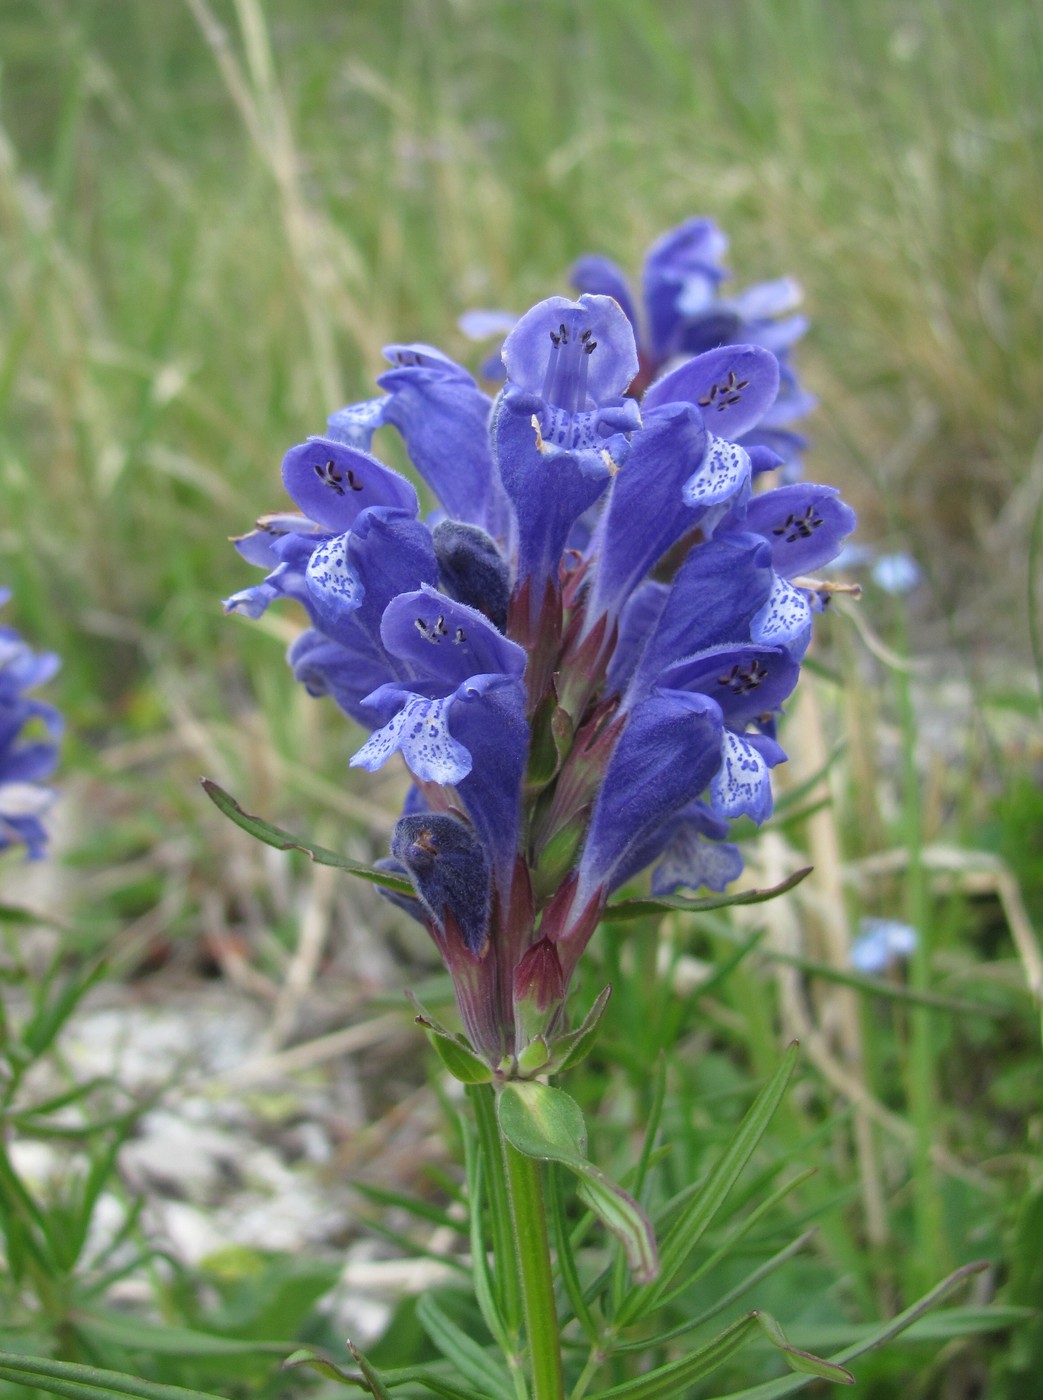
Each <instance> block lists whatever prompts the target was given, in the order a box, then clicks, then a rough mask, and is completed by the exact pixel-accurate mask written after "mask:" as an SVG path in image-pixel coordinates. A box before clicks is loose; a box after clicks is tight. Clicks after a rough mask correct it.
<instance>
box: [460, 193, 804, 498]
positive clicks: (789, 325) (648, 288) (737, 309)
mask: <svg viewBox="0 0 1043 1400" xmlns="http://www.w3.org/2000/svg"><path fill="white" fill-rule="evenodd" d="M727 251H728V239H727V237H726V236H725V234H724V233H723V232H722V231H721V230H720V229H719V228H718V227H717V225H716V224H715V223H714V222H713V220H712V219H706V218H691V219H686V220H685V221H684V222H683V223H681V224H679V225H678V226H677V228H674V229H671V230H670V231H669V232H668V233H665V234H664V235H663V236H662V237H661V238H659V239H657V241H656V242H655V243H653V244H652V246H651V248H649V250H648V252H647V253H646V255H645V261H644V265H643V268H642V272H641V279H640V294H636V293H635V290H634V289H633V287H632V286H631V284H630V282H629V281H628V279H627V277H626V274H625V273H624V272H623V271H622V269H621V268H619V267H618V266H617V265H616V264H615V263H614V262H612V261H611V259H609V258H606V257H602V256H601V255H600V254H596V253H587V254H585V255H584V256H583V257H581V258H579V259H578V260H577V261H576V262H575V263H574V264H573V266H572V271H571V273H570V281H571V282H572V285H573V286H574V287H575V288H576V290H577V291H578V292H580V293H585V294H588V295H593V296H600V297H611V298H612V299H613V300H614V301H615V302H617V303H618V305H619V307H620V309H621V310H622V312H623V315H624V316H625V317H626V318H627V320H628V321H629V323H630V325H631V327H632V329H633V333H634V337H635V343H636V348H637V353H638V361H639V367H638V371H637V374H636V376H635V377H634V378H633V380H632V381H631V384H630V389H629V392H630V393H631V394H632V395H634V396H635V397H640V396H641V395H642V394H643V393H644V391H645V390H646V389H647V388H648V386H649V385H650V384H651V383H652V382H653V381H654V380H655V379H656V378H657V377H658V376H659V375H660V374H662V373H663V372H664V371H665V370H668V369H673V368H675V367H676V366H677V365H678V364H680V363H682V362H683V361H684V360H687V359H691V358H692V357H693V356H696V355H702V354H704V353H705V352H706V351H707V350H716V349H718V348H719V347H721V346H725V345H755V346H759V347H761V348H763V349H764V350H768V351H770V352H771V354H772V355H773V356H774V358H775V360H776V361H777V366H778V370H777V373H778V382H777V392H776V394H775V395H774V396H773V400H772V402H771V404H770V405H769V406H768V407H767V408H766V409H765V410H764V412H763V413H762V414H761V415H760V416H759V418H758V421H757V424H756V426H755V427H750V428H749V429H748V430H747V432H746V433H745V435H744V437H743V439H742V445H743V447H744V448H745V449H746V451H747V452H748V453H749V454H750V457H751V460H752V462H753V469H754V471H764V470H767V469H769V468H771V467H775V466H782V469H783V473H784V475H785V476H786V477H787V479H796V478H797V477H799V476H800V473H801V453H802V452H803V450H804V448H805V447H806V446H807V443H806V441H805V439H804V437H803V436H802V435H801V434H800V433H799V432H797V431H796V430H795V429H794V427H793V425H794V423H796V421H797V420H798V419H799V418H803V417H804V416H805V415H806V414H808V413H810V411H811V410H812V409H813V408H814V406H815V400H814V398H813V397H812V396H811V395H810V394H809V393H807V391H806V390H805V389H804V388H803V387H802V385H801V383H800V380H799V379H798V377H797V372H796V369H795V367H794V365H793V363H792V358H791V350H792V347H793V346H794V345H795V343H796V342H797V341H798V340H799V339H800V338H801V336H803V335H804V333H805V331H806V330H807V328H808V322H807V318H806V317H805V316H803V315H802V314H801V313H800V312H799V311H798V310H797V308H798V306H799V305H800V301H801V290H800V286H799V285H798V283H796V282H795V281H794V280H793V279H792V278H790V277H780V278H777V279H776V280H775V281H772V282H758V283H755V284H754V285H753V286H752V287H747V288H746V289H745V291H741V292H736V293H732V294H729V292H728V289H727V287H726V285H725V284H726V283H727V282H728V281H729V280H730V278H731V273H730V272H729V271H728V269H727V268H726V267H725V265H724V263H723V258H724V256H725V254H726V253H727ZM581 299H582V298H581ZM513 320H514V318H513V317H512V316H510V314H508V313H505V312H487V311H471V312H468V313H467V314H466V315H465V316H464V317H462V318H461V321H460V326H461V329H462V330H463V331H464V333H465V334H466V335H469V336H472V337H473V338H474V339H476V340H484V339H486V338H487V337H488V336H490V335H492V334H493V333H495V332H499V333H501V334H502V333H503V332H504V331H506V330H508V329H510V326H511V324H512V322H513ZM482 372H483V373H484V374H485V375H487V377H489V378H490V379H498V378H500V377H501V376H502V373H503V371H502V368H501V365H500V362H499V360H496V359H493V360H490V361H489V362H488V363H487V364H486V365H483V367H482ZM707 426H708V427H710V428H711V429H712V424H711V423H708V424H707Z"/></svg>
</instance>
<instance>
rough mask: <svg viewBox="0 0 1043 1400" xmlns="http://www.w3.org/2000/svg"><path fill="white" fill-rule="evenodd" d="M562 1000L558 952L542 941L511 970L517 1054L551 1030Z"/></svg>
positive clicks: (562, 985)
mask: <svg viewBox="0 0 1043 1400" xmlns="http://www.w3.org/2000/svg"><path fill="white" fill-rule="evenodd" d="M564 999H565V977H564V974H563V972H562V969H561V960H560V959H559V957H558V950H557V948H555V946H554V944H553V943H551V942H550V940H549V939H547V938H541V939H540V941H539V942H538V943H534V944H533V945H532V947H531V948H529V950H528V951H527V952H526V953H525V956H524V957H523V958H522V960H521V962H520V963H518V965H517V967H515V969H514V1016H515V1035H516V1043H517V1046H518V1052H519V1054H520V1053H521V1052H522V1051H523V1050H524V1048H525V1046H526V1045H528V1044H529V1043H530V1041H533V1040H535V1039H536V1038H537V1036H543V1035H546V1034H547V1032H548V1031H550V1030H552V1029H553V1027H554V1023H555V1021H557V1019H558V1017H559V1016H560V1014H561V1008H562V1005H563V1002H564Z"/></svg>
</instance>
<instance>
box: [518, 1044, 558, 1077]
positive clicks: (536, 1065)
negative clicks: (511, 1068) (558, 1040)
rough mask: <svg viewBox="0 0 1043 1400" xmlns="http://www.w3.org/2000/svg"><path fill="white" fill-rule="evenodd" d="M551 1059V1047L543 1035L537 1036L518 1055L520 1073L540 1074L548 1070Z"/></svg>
mask: <svg viewBox="0 0 1043 1400" xmlns="http://www.w3.org/2000/svg"><path fill="white" fill-rule="evenodd" d="M549 1059H550V1047H549V1046H548V1044H547V1042H546V1041H545V1040H544V1038H543V1036H542V1035H537V1036H535V1037H534V1038H533V1039H532V1040H530V1041H529V1043H528V1045H526V1047H525V1049H524V1050H522V1051H521V1053H520V1054H519V1055H518V1056H517V1064H518V1073H519V1074H521V1075H523V1076H524V1075H528V1074H539V1073H540V1071H541V1070H546V1067H547V1062H548V1061H549Z"/></svg>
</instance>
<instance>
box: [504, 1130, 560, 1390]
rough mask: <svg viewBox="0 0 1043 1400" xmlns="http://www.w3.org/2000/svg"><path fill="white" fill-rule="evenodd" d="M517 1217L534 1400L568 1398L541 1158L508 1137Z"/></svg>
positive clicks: (507, 1154)
mask: <svg viewBox="0 0 1043 1400" xmlns="http://www.w3.org/2000/svg"><path fill="white" fill-rule="evenodd" d="M503 1152H504V1161H505V1162H506V1164H507V1185H508V1187H509V1189H510V1195H511V1218H512V1219H513V1221H514V1240H515V1248H516V1250H517V1256H518V1273H519V1277H520V1279H521V1290H522V1304H523V1306H524V1309H525V1333H526V1336H527V1338H528V1342H529V1364H530V1366H531V1368H532V1393H533V1397H534V1400H564V1397H565V1381H564V1377H563V1376H562V1371H561V1342H560V1339H559V1336H558V1311H557V1308H556V1306H555V1303H554V1275H553V1273H552V1272H551V1263H550V1241H549V1240H548V1237H547V1210H546V1205H545V1203H544V1199H543V1179H542V1176H541V1170H542V1169H541V1167H540V1163H539V1162H536V1161H534V1160H533V1159H532V1158H531V1157H525V1156H523V1154H522V1153H521V1152H519V1151H518V1150H517V1149H516V1148H514V1147H512V1146H511V1144H510V1143H509V1142H508V1141H507V1140H506V1138H504V1139H503Z"/></svg>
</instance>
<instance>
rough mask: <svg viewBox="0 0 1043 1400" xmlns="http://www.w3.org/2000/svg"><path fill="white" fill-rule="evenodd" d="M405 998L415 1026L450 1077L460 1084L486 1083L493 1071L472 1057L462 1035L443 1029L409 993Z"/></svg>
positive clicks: (473, 1055)
mask: <svg viewBox="0 0 1043 1400" xmlns="http://www.w3.org/2000/svg"><path fill="white" fill-rule="evenodd" d="M406 996H407V997H408V998H409V1000H410V1002H411V1003H412V1005H413V1009H414V1011H415V1012H416V1016H415V1017H414V1020H415V1021H416V1024H417V1025H418V1026H423V1028H424V1030H425V1031H427V1038H428V1040H429V1041H430V1042H431V1044H432V1045H433V1046H434V1050H435V1054H436V1055H437V1056H438V1058H439V1059H440V1060H441V1061H442V1064H443V1066H444V1067H445V1068H446V1069H447V1070H448V1071H449V1073H450V1074H451V1075H452V1076H453V1078H454V1079H459V1081H460V1083H461V1084H488V1083H490V1082H491V1080H492V1078H493V1071H492V1070H491V1069H490V1067H489V1066H488V1065H487V1064H486V1063H485V1061H484V1060H483V1059H482V1058H481V1056H480V1055H476V1054H475V1052H474V1051H473V1050H472V1049H471V1047H470V1046H469V1045H468V1044H467V1042H466V1041H465V1040H464V1038H463V1036H460V1035H455V1034H454V1033H453V1032H452V1031H451V1030H449V1028H448V1027H447V1026H443V1025H442V1024H441V1022H440V1021H436V1020H435V1018H434V1017H433V1016H432V1015H431V1014H430V1013H429V1012H427V1011H425V1010H424V1008H423V1007H422V1006H421V1005H420V1003H419V1002H418V1001H417V999H416V997H415V996H414V995H413V993H412V992H407V993H406Z"/></svg>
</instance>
